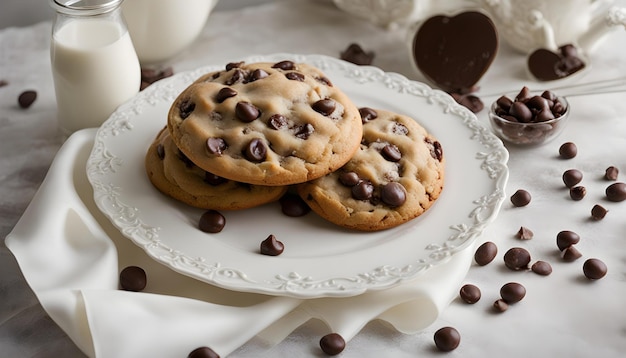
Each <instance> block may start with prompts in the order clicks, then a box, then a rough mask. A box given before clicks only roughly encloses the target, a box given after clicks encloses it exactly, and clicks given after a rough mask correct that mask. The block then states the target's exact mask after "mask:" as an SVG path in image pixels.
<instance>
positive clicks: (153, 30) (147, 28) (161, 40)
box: [122, 0, 217, 65]
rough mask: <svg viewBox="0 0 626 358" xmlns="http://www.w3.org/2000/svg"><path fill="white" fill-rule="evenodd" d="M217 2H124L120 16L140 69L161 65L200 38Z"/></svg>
mask: <svg viewBox="0 0 626 358" xmlns="http://www.w3.org/2000/svg"><path fill="white" fill-rule="evenodd" d="M216 3H217V0H125V1H124V2H123V3H122V13H123V14H124V18H125V20H126V25H127V26H128V31H129V32H130V36H131V38H132V39H133V44H134V45H135V50H136V51H137V56H138V57H139V61H140V62H141V64H142V65H146V64H148V65H150V64H161V63H163V62H164V61H166V60H169V59H170V58H172V57H174V56H175V55H177V54H179V53H180V52H182V51H183V50H184V49H185V48H186V47H187V46H189V44H191V43H192V42H193V41H194V40H195V39H196V38H197V37H198V35H199V34H200V32H201V31H202V28H203V27H204V25H205V23H206V20H207V18H208V16H209V14H210V13H211V10H212V9H213V7H214V6H215V4H216Z"/></svg>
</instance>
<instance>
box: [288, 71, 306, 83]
mask: <svg viewBox="0 0 626 358" xmlns="http://www.w3.org/2000/svg"><path fill="white" fill-rule="evenodd" d="M285 77H287V79H288V80H292V81H298V82H304V75H303V74H302V73H300V72H287V73H285Z"/></svg>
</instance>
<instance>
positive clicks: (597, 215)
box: [591, 204, 609, 220]
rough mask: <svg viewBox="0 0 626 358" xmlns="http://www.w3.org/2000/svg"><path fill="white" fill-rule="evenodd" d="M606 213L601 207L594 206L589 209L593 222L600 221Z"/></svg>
mask: <svg viewBox="0 0 626 358" xmlns="http://www.w3.org/2000/svg"><path fill="white" fill-rule="evenodd" d="M608 212H609V211H608V210H606V209H605V208H604V207H603V206H602V205H598V204H596V205H594V206H593V208H591V218H592V219H594V220H602V219H604V217H605V216H606V213H608Z"/></svg>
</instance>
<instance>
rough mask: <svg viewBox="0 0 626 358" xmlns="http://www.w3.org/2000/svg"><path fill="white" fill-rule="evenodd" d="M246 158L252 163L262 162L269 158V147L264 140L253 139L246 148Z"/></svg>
mask: <svg viewBox="0 0 626 358" xmlns="http://www.w3.org/2000/svg"><path fill="white" fill-rule="evenodd" d="M244 154H245V156H246V158H248V160H250V161H252V162H257V163H258V162H262V161H264V160H265V158H266V157H267V147H266V146H265V143H264V142H263V140H262V139H259V138H254V139H252V140H251V141H250V142H249V143H248V145H247V146H246V148H245V152H244Z"/></svg>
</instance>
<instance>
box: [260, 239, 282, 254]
mask: <svg viewBox="0 0 626 358" xmlns="http://www.w3.org/2000/svg"><path fill="white" fill-rule="evenodd" d="M284 250H285V245H283V243H282V242H280V241H278V240H276V236H274V235H270V236H268V237H267V239H265V240H263V241H261V254H263V255H267V256H278V255H280V254H282V253H283V251H284Z"/></svg>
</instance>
